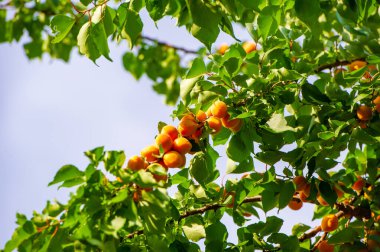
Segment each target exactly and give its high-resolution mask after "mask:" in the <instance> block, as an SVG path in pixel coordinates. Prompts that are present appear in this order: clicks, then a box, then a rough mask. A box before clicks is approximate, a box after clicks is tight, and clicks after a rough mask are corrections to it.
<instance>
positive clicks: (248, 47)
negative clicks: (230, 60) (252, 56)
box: [218, 41, 256, 55]
mask: <svg viewBox="0 0 380 252" xmlns="http://www.w3.org/2000/svg"><path fill="white" fill-rule="evenodd" d="M242 47H243V49H244V51H245V53H246V54H249V53H251V52H253V51H256V43H255V42H253V41H245V42H244V43H243V44H242ZM228 49H229V45H228V44H227V43H223V44H221V45H220V47H219V48H218V53H219V54H221V55H223V54H225V53H226V51H227V50H228Z"/></svg>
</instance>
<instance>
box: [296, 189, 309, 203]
mask: <svg viewBox="0 0 380 252" xmlns="http://www.w3.org/2000/svg"><path fill="white" fill-rule="evenodd" d="M299 197H300V200H301V201H302V202H312V201H311V200H308V199H307V198H308V197H309V195H306V193H305V192H304V191H301V192H300V193H299Z"/></svg>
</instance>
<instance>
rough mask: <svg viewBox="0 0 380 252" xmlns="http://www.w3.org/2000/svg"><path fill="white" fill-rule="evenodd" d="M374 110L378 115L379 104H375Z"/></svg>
mask: <svg viewBox="0 0 380 252" xmlns="http://www.w3.org/2000/svg"><path fill="white" fill-rule="evenodd" d="M375 109H376V111H377V113H380V104H376V105H375Z"/></svg>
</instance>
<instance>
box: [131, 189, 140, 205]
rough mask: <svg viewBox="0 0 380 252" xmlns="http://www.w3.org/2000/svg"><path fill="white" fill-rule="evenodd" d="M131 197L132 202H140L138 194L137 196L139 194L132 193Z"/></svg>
mask: <svg viewBox="0 0 380 252" xmlns="http://www.w3.org/2000/svg"><path fill="white" fill-rule="evenodd" d="M132 197H133V201H134V202H136V203H137V202H138V201H139V200H140V194H139V192H137V191H135V192H133V196H132Z"/></svg>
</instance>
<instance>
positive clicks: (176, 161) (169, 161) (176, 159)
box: [162, 151, 186, 168]
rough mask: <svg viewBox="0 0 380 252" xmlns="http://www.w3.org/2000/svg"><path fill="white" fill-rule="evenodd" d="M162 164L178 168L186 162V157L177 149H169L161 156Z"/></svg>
mask: <svg viewBox="0 0 380 252" xmlns="http://www.w3.org/2000/svg"><path fill="white" fill-rule="evenodd" d="M162 159H163V161H164V164H165V165H166V166H167V167H169V168H177V167H178V168H179V167H183V166H184V165H185V164H186V158H185V156H184V155H182V154H180V153H179V152H177V151H169V152H167V153H165V154H164V156H163V158H162Z"/></svg>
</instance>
